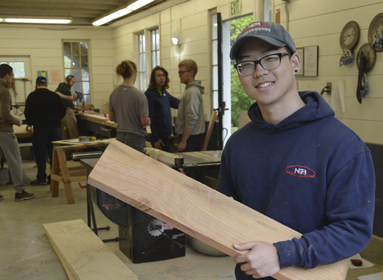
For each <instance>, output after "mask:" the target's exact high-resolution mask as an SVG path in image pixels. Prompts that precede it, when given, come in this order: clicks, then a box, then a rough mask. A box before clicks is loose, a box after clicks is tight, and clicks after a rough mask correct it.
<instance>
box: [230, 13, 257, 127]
mask: <svg viewBox="0 0 383 280" xmlns="http://www.w3.org/2000/svg"><path fill="white" fill-rule="evenodd" d="M252 22H253V16H246V17H241V18H238V19H234V20H232V21H230V45H231V46H232V45H233V44H234V42H235V40H236V39H237V36H238V35H239V33H241V31H242V30H243V29H244V28H245V27H246V26H247V25H248V24H250V23H252ZM234 64H235V62H234V60H232V61H231V125H232V133H233V132H234V131H236V130H237V129H238V121H239V115H240V113H241V111H242V110H246V111H247V109H249V107H250V105H251V104H253V100H252V99H251V98H250V97H248V96H247V94H246V93H245V91H244V90H243V88H242V85H241V83H240V82H239V79H238V75H237V71H236V70H235V68H234Z"/></svg>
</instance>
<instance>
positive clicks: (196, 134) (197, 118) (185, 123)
mask: <svg viewBox="0 0 383 280" xmlns="http://www.w3.org/2000/svg"><path fill="white" fill-rule="evenodd" d="M197 71H198V66H197V63H196V62H195V61H194V60H192V59H186V60H183V61H181V62H180V63H179V64H178V75H179V77H180V80H181V83H182V84H184V85H185V86H186V87H185V91H184V93H183V96H182V98H181V102H180V104H179V106H178V114H177V119H176V124H175V131H176V134H178V135H179V138H178V141H179V144H178V147H177V148H178V151H179V152H194V151H201V149H202V144H203V141H204V138H205V113H204V110H203V97H202V95H203V93H204V87H203V86H201V81H198V80H195V76H196V74H197ZM186 175H188V176H190V177H194V178H195V179H196V180H197V181H199V182H201V183H205V182H206V179H205V173H204V172H197V171H196V172H194V173H192V172H190V173H186Z"/></svg>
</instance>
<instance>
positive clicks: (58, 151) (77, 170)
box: [50, 139, 112, 204]
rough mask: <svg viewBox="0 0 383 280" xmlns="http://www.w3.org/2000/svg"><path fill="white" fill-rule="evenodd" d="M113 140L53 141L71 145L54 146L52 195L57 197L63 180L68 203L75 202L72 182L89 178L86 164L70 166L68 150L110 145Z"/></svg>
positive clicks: (56, 143) (55, 143)
mask: <svg viewBox="0 0 383 280" xmlns="http://www.w3.org/2000/svg"><path fill="white" fill-rule="evenodd" d="M71 140H74V139H71ZM111 140H112V139H105V140H100V141H93V142H84V143H81V142H77V143H73V141H71V142H69V140H68V142H65V140H62V141H53V142H52V143H53V144H54V145H58V144H64V145H65V144H66V145H68V144H70V145H69V146H56V147H54V148H53V155H52V170H51V185H50V190H51V191H52V197H57V196H58V195H59V183H60V182H63V183H64V190H65V195H66V198H67V202H68V204H73V203H74V202H75V201H74V196H73V190H72V182H78V181H86V179H87V174H86V169H85V167H84V166H82V165H80V166H75V167H68V164H67V158H66V155H65V152H66V151H70V150H84V149H89V148H97V147H104V146H107V145H109V143H110V141H111Z"/></svg>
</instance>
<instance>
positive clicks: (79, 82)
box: [63, 41, 91, 104]
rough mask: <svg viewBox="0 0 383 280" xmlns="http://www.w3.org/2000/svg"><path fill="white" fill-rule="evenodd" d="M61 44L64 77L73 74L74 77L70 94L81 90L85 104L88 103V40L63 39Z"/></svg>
mask: <svg viewBox="0 0 383 280" xmlns="http://www.w3.org/2000/svg"><path fill="white" fill-rule="evenodd" d="M63 45H64V72H65V77H66V76H68V75H73V76H74V77H75V78H76V83H75V84H74V86H73V87H72V88H71V91H72V94H74V93H75V92H81V93H82V94H83V96H84V97H83V98H84V99H83V100H84V101H85V104H90V103H91V101H90V75H89V42H88V41H64V42H63Z"/></svg>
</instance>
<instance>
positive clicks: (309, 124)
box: [0, 22, 375, 280]
mask: <svg viewBox="0 0 383 280" xmlns="http://www.w3.org/2000/svg"><path fill="white" fill-rule="evenodd" d="M230 58H231V59H232V60H235V62H236V64H235V65H234V67H235V68H236V70H237V72H238V78H239V80H240V82H241V84H242V86H243V88H244V90H245V92H246V94H247V95H248V96H249V97H250V98H252V99H253V100H254V101H255V103H254V104H253V105H252V106H251V107H250V108H249V111H248V115H249V117H250V120H251V121H250V122H249V123H248V124H247V125H245V126H244V127H243V128H241V129H239V130H238V131H237V132H235V133H234V134H233V135H232V136H231V138H230V139H229V140H228V142H227V144H226V146H225V149H224V151H223V155H222V161H221V171H220V177H219V182H218V186H217V190H218V191H220V192H222V193H223V194H225V195H228V196H230V197H232V198H233V199H235V200H237V201H239V202H241V203H243V204H245V205H247V206H248V207H250V208H252V209H255V210H256V211H259V212H260V213H262V214H265V215H267V216H268V217H270V218H272V219H274V220H276V221H278V222H280V223H282V224H284V225H286V226H288V227H290V228H292V229H294V230H296V231H298V232H300V233H302V236H301V237H300V238H293V239H292V240H280V241H278V242H276V243H274V244H272V243H268V242H261V241H258V240H248V241H249V242H247V243H241V244H233V247H234V248H235V249H236V250H238V251H242V254H239V255H238V256H236V257H235V258H234V262H235V263H236V264H237V266H236V268H235V275H236V279H238V280H248V279H274V278H272V275H274V274H276V273H278V271H279V270H280V269H281V268H284V267H289V266H294V265H297V266H300V267H304V268H314V267H316V266H318V265H321V264H330V263H334V262H337V261H340V260H342V259H345V258H348V257H351V256H353V255H354V254H356V253H358V252H360V251H361V250H363V248H364V247H365V246H366V245H367V244H368V242H369V240H370V238H371V236H372V225H373V218H374V201H375V174H374V166H373V162H372V158H371V153H370V151H369V149H368V148H367V147H366V145H365V144H364V142H363V141H362V140H361V139H360V137H358V136H357V135H356V134H355V133H354V132H353V131H352V130H351V129H349V128H348V127H346V126H345V125H344V124H343V123H342V122H340V121H339V120H338V119H336V118H335V114H334V111H333V110H332V109H331V107H330V106H329V105H328V104H327V103H326V101H325V100H324V99H323V98H322V96H321V95H320V94H318V93H317V92H313V91H304V92H299V91H298V88H297V83H296V78H295V75H296V74H297V73H298V72H299V71H300V69H301V63H302V62H301V58H300V56H299V54H298V53H297V52H296V47H295V43H294V40H293V38H292V37H291V35H290V34H289V33H288V32H287V31H286V30H285V29H284V27H283V26H282V25H279V24H277V23H272V22H254V23H252V24H250V25H248V26H247V27H246V28H245V29H244V30H243V31H242V32H241V33H240V35H238V37H237V39H236V41H235V42H234V45H233V46H232V48H231V51H230ZM195 67H196V64H195V63H194V64H193V63H192V62H191V61H190V60H189V61H186V62H185V61H183V62H181V63H180V65H179V71H178V73H179V77H180V80H181V83H184V84H185V85H186V88H185V92H184V94H183V97H182V99H181V100H178V99H177V98H174V97H172V96H171V95H170V94H169V93H168V92H167V91H166V89H167V88H168V83H169V78H168V74H167V71H166V70H165V69H163V68H161V67H156V68H155V69H153V71H152V75H151V80H150V86H149V89H148V90H147V91H146V94H145V95H144V94H143V93H142V92H140V91H139V90H137V89H136V88H134V82H135V80H136V75H137V68H136V65H135V64H134V63H133V62H131V61H123V62H122V63H121V64H120V65H118V67H117V69H116V72H117V74H119V75H121V76H122V77H123V78H124V82H123V84H122V85H121V86H119V87H118V88H116V89H115V90H114V91H113V93H112V94H111V96H110V102H109V111H110V113H109V116H110V119H111V120H112V121H116V122H117V124H118V127H117V139H118V140H119V141H122V142H124V143H126V144H127V145H129V146H132V147H133V148H135V149H137V150H139V151H143V148H144V146H145V137H144V133H143V129H142V126H147V125H151V128H152V138H151V142H152V145H153V146H154V147H156V148H159V149H163V150H167V149H168V142H167V141H168V138H169V136H170V134H171V118H170V107H172V108H178V115H177V120H176V133H177V134H179V135H180V136H179V144H178V151H190V149H195V148H197V146H198V145H201V144H202V140H201V139H203V133H204V130H205V126H204V125H205V124H204V113H203V102H202V94H203V87H202V86H201V83H200V81H195V79H194V78H195V75H196V73H197V68H195ZM0 74H1V75H0V78H2V77H4V75H3V72H1V71H0ZM7 74H13V73H11V72H10V73H7ZM7 81H8V80H4V79H3V80H2V81H0V86H5V83H6V82H7ZM10 81H11V80H9V82H10ZM0 90H2V88H1V87H0ZM0 94H1V93H0ZM1 106H2V107H3V104H2V105H1ZM1 117H2V116H1ZM202 122H203V125H202ZM12 124H16V125H19V121H17V122H16V120H13V122H12V123H11V124H10V125H8V126H7V129H8V130H7V131H9V132H10V131H12V128H11V125H12ZM1 127H4V126H3V125H2V126H1ZM3 134H4V132H3V131H2V129H0V145H1V146H3V143H4V142H3V141H4V140H3V138H4V136H3ZM201 135H202V136H201ZM9 137H11V138H12V137H14V135H12V134H11V133H9ZM6 156H7V155H6ZM228 214H230V213H228ZM254 230H255V231H256V230H258V229H254Z"/></svg>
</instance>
